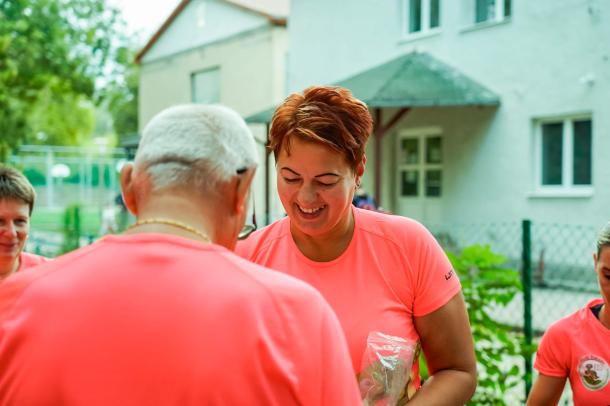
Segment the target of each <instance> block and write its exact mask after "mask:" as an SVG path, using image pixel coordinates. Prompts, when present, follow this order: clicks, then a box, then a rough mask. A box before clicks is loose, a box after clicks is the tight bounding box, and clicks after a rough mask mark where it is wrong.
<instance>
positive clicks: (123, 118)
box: [104, 47, 140, 139]
mask: <svg viewBox="0 0 610 406" xmlns="http://www.w3.org/2000/svg"><path fill="white" fill-rule="evenodd" d="M133 49H135V47H123V48H121V49H120V50H119V52H118V53H117V63H118V66H120V67H121V72H120V75H117V76H120V79H118V80H116V81H114V82H113V83H112V84H110V85H109V86H107V87H106V91H105V92H104V99H105V106H106V108H107V110H108V111H109V112H110V114H111V115H112V119H113V128H114V132H115V133H116V134H117V135H118V137H119V139H122V138H124V137H127V136H129V135H132V134H135V133H137V131H138V86H139V82H140V70H139V66H138V65H137V64H136V63H135V51H134V50H133Z"/></svg>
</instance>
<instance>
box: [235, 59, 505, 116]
mask: <svg viewBox="0 0 610 406" xmlns="http://www.w3.org/2000/svg"><path fill="white" fill-rule="evenodd" d="M336 85H337V86H342V87H345V88H347V89H350V90H351V91H352V93H353V94H354V96H355V97H357V98H358V99H360V100H362V101H363V102H365V103H366V104H367V106H369V107H370V108H384V107H397V108H401V107H402V108H404V107H434V106H470V105H488V106H495V105H499V104H500V97H499V96H498V95H496V94H495V93H494V92H492V91H491V90H489V89H487V88H486V87H485V86H483V85H481V84H479V83H477V82H476V81H474V80H473V79H470V78H469V77H468V76H466V75H464V74H463V73H461V72H460V71H458V70H457V69H455V68H453V67H452V66H449V65H447V64H445V63H444V62H441V61H439V60H438V59H436V58H434V57H432V56H431V55H429V54H427V53H422V52H411V53H408V54H406V55H402V56H400V57H398V58H395V59H393V60H391V61H389V62H385V63H383V64H381V65H377V66H375V67H373V68H371V69H368V70H365V71H363V72H360V73H358V74H356V75H354V76H352V77H349V78H347V79H345V80H342V81H340V82H338V83H336ZM274 111H275V107H273V108H269V109H267V110H264V111H261V112H258V113H256V114H253V115H251V116H249V117H247V118H246V121H248V122H250V123H269V122H270V121H271V118H272V116H273V112H274Z"/></svg>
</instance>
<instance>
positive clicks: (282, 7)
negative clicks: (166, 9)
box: [136, 0, 288, 64]
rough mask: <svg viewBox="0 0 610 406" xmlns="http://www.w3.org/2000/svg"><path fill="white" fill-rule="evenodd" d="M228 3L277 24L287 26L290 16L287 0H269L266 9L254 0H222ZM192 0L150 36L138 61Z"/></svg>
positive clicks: (183, 2)
mask: <svg viewBox="0 0 610 406" xmlns="http://www.w3.org/2000/svg"><path fill="white" fill-rule="evenodd" d="M222 1H224V2H226V3H229V4H231V5H232V6H235V7H238V8H240V9H242V10H245V11H248V12H250V13H253V14H257V15H259V16H261V17H264V18H266V19H267V20H269V23H270V24H272V25H277V26H282V27H285V26H286V18H287V17H288V7H287V0H275V1H271V0H269V1H267V2H266V3H267V4H266V6H267V7H265V9H264V10H263V8H262V7H255V6H254V5H253V4H252V3H253V1H251V0H250V1H248V0H222ZM190 2H191V0H181V1H180V3H179V4H178V5H177V6H176V8H175V9H174V11H172V13H171V14H170V15H169V17H167V19H166V20H165V21H164V22H163V24H161V27H159V29H158V30H157V31H156V32H155V33H154V34H153V35H152V37H150V39H149V40H148V42H147V43H146V45H144V48H142V49H141V50H140V52H138V54H137V55H136V63H138V64H139V63H140V61H141V60H142V58H143V57H144V55H145V54H146V53H147V52H148V51H149V50H150V49H151V48H152V47H153V45H155V43H156V42H157V41H158V40H159V38H161V35H163V33H164V32H165V31H167V29H168V28H169V26H170V25H172V23H173V22H174V20H175V19H176V17H178V16H179V15H180V13H182V11H183V10H184V9H185V8H186V6H188V4H189V3H190Z"/></svg>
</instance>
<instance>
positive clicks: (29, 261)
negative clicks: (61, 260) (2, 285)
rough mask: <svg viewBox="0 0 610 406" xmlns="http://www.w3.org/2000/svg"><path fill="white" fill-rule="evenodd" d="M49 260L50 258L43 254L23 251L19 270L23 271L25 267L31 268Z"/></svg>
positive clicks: (20, 255)
mask: <svg viewBox="0 0 610 406" xmlns="http://www.w3.org/2000/svg"><path fill="white" fill-rule="evenodd" d="M47 261H50V260H49V258H45V257H43V256H40V255H36V254H30V253H27V252H22V253H21V254H19V269H18V271H23V270H24V269H28V268H31V267H33V266H36V265H40V264H44V263H45V262H47Z"/></svg>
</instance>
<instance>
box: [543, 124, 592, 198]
mask: <svg viewBox="0 0 610 406" xmlns="http://www.w3.org/2000/svg"><path fill="white" fill-rule="evenodd" d="M538 134H539V136H538V149H539V160H540V169H539V179H540V181H539V182H538V183H539V186H540V187H541V188H542V189H555V190H557V189H561V190H570V189H578V188H579V187H582V186H591V185H592V174H591V168H592V148H591V147H592V145H591V141H592V126H591V118H588V117H574V118H566V119H562V120H544V121H541V122H539V125H538Z"/></svg>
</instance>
